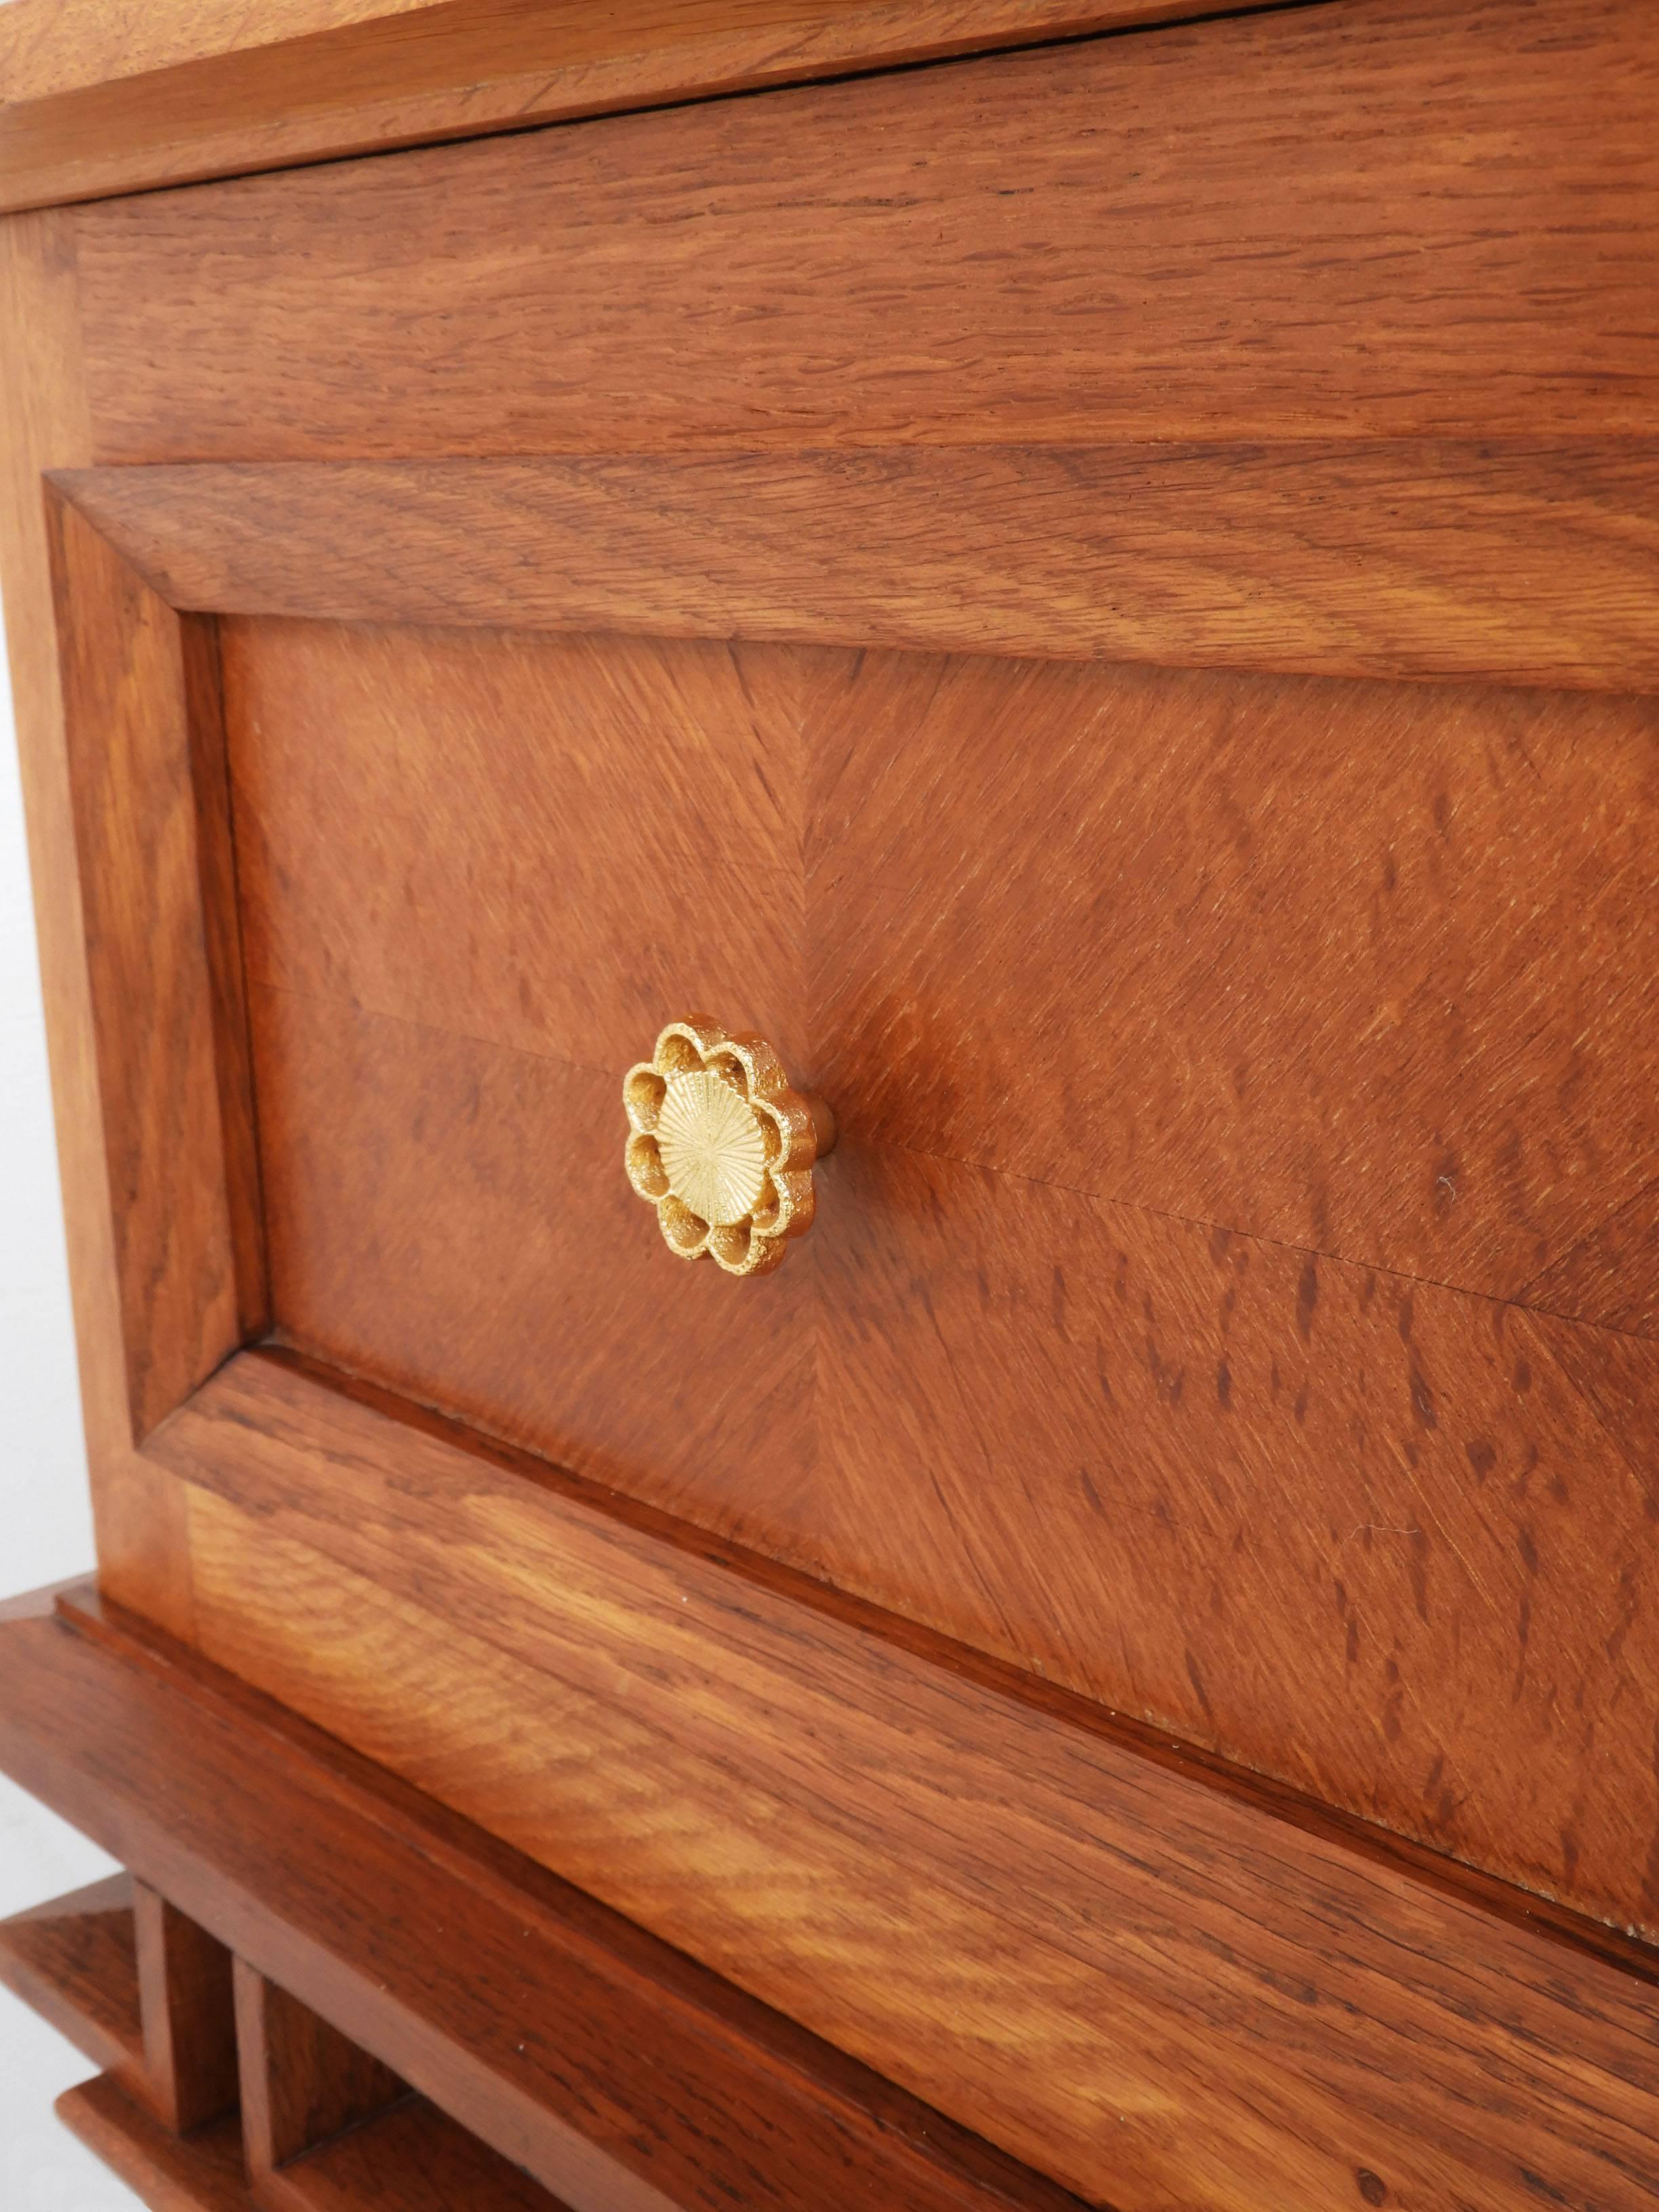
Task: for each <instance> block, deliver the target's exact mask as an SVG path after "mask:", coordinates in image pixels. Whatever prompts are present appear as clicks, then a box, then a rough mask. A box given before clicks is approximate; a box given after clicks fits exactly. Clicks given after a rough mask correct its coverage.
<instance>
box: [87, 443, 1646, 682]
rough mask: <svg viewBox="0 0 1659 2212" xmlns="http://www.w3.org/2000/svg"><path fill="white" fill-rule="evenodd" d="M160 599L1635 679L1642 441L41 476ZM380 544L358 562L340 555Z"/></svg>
mask: <svg viewBox="0 0 1659 2212" xmlns="http://www.w3.org/2000/svg"><path fill="white" fill-rule="evenodd" d="M57 481H58V485H59V487H60V489H62V490H63V491H64V493H65V495H67V496H68V497H69V498H70V499H71V500H72V501H74V503H75V504H76V506H77V507H79V508H80V509H81V510H82V512H83V513H85V514H86V515H87V516H88V519H89V520H91V521H92V522H93V523H94V525H95V526H96V527H97V528H98V529H99V530H100V532H103V533H104V534H105V535H106V536H107V537H108V538H111V540H112V542H113V543H114V544H117V545H118V547H119V548H120V550H121V551H122V553H123V555H124V556H125V558H126V559H127V560H128V561H129V562H131V563H132V564H133V565H134V566H135V567H137V568H138V569H139V570H140V571H141V572H142V573H143V574H144V575H145V576H146V577H147V578H148V579H149V581H150V582H151V584H152V585H153V586H155V589H156V590H157V591H159V592H161V594H162V596H163V597H165V598H166V599H167V600H169V601H170V602H171V603H172V604H173V605H176V606H181V607H192V608H197V609H200V610H202V611H204V612H220V611H234V612H237V613H242V614H267V615H286V616H301V617H302V616H321V617H330V618H333V619H337V620H344V621H352V622H386V621H403V622H423V623H443V624H450V625H453V624H456V623H479V624H483V625H485V626H489V625H493V624H497V623H500V622H501V620H502V618H503V613H504V611H507V610H510V616H511V620H512V622H513V624H514V626H515V627H517V628H520V629H536V628H547V629H562V630H571V629H605V630H623V631H627V632H630V633H634V634H645V635H653V636H670V637H688V636H689V637H696V636H723V635H738V636H740V637H744V638H748V639H786V640H789V641H797V642H800V643H807V644H842V645H845V644H851V645H858V646H875V645H890V646H909V647H921V648H923V649H927V650H941V649H942V650H946V651H958V652H972V653H998V652H1002V653H1016V654H1021V655H1024V656H1026V657H1033V656H1037V655H1050V656H1053V657H1055V658H1059V659H1085V660H1094V659H1101V660H1115V661H1116V660H1152V661H1163V662H1173V663H1175V664H1176V665H1188V666H1199V667H1203V666H1223V667H1225V666H1236V667H1248V668H1281V669H1296V670H1304V671H1310V672H1313V673H1315V674H1325V675H1337V676H1393V677H1399V676H1406V677H1446V676H1451V677H1495V678H1501V679H1502V680H1503V681H1504V682H1506V683H1510V684H1561V685H1568V686H1575V687H1584V688H1590V689H1599V690H1648V689H1651V688H1652V687H1653V685H1654V682H1655V678H1656V675H1659V617H1656V615H1655V613H1654V594H1653V574H1654V568H1655V565H1656V554H1659V447H1656V446H1655V445H1653V444H1652V443H1650V442H1649V441H1635V440H1632V441H1620V446H1619V448H1618V450H1617V453H1613V452H1612V451H1610V449H1609V448H1608V447H1607V445H1605V444H1603V443H1599V442H1596V441H1580V442H1578V443H1577V444H1573V443H1571V442H1567V443H1565V444H1557V445H1553V446H1551V447H1537V446H1521V445H1510V444H1505V445H1504V446H1501V447H1496V448H1494V447H1491V446H1488V445H1478V446H1477V445H1472V444H1471V445H1460V444H1453V443H1449V442H1448V441H1427V440H1419V441H1373V440H1356V439H1348V440H1340V441H1328V442H1325V443H1314V442H1311V441H1310V442H1306V443H1303V444H1299V445H1290V444H1285V445H1280V446H1277V447H1266V448H1263V447H1252V446H1247V445H1211V446H1205V447H1190V446H1180V445H1174V446H1152V445H1146V446H1129V447H1094V448H1091V449H1089V450H1087V451H1084V452H1079V451H1074V450H1067V449H1063V448H1054V447H1013V448H1004V447H975V448H972V449H965V448H962V447H957V448H956V449H954V450H952V451H951V452H949V453H939V452H930V451H927V450H918V449H916V448H915V447H898V448H890V449H887V450H884V451H879V452H873V453H792V454H789V455H787V456H785V457H781V458H778V457H773V456H769V455H760V456H757V455H752V454H744V455H735V456H731V457H724V456H722V457H718V458H713V459H709V458H695V457H694V458H690V459H684V458H681V457H678V456H655V455H653V456H648V457H632V458H621V459H618V458H609V459H579V460H565V461H560V460H545V459H544V460H541V461H476V462H463V461H451V462H447V463H445V464H443V465H434V464H431V463H425V464H413V463H399V462H382V463H380V464H374V463H356V464H354V463H350V462H338V463H333V464H330V463H315V462H313V463H306V462H288V463H277V464H274V465H257V464H237V463H229V464H226V465H222V466H217V467H178V468H167V467H155V468H122V469H98V470H85V471H65V472H64V474H62V475H61V476H60V477H58V479H57ZM365 544H374V546H375V547H376V548H377V549H379V550H378V552H377V557H376V558H375V559H374V561H372V562H367V561H365V560H364V559H363V558H362V547H363V546H364V545H365Z"/></svg>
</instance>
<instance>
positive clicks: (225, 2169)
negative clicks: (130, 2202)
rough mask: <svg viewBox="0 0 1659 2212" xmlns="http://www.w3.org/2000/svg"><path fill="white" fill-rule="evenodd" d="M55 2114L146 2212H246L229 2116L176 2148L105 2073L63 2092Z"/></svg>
mask: <svg viewBox="0 0 1659 2212" xmlns="http://www.w3.org/2000/svg"><path fill="white" fill-rule="evenodd" d="M55 2109H56V2111H57V2113H58V2118H59V2119H60V2120H61V2121H62V2122H63V2123H64V2126H65V2127H66V2128H67V2129H68V2130H69V2131H70V2134H71V2135H73V2136H77V2137H78V2138H79V2139H80V2141H81V2142H83V2143H85V2145H86V2146H87V2148H88V2150H90V2151H93V2152H94V2153H95V2154H97V2156H98V2157H100V2159H102V2160H103V2161H104V2163H105V2165H106V2166H109V2167H111V2168H112V2170H113V2172H115V2173H116V2174H117V2175H118V2178H119V2179H121V2180H122V2181H124V2182H125V2184H126V2185H127V2187H128V2188H129V2189H130V2190H131V2191H132V2192H133V2194H134V2196H135V2197H137V2198H138V2199H139V2200H140V2202H141V2203H144V2204H147V2205H149V2207H150V2212H250V2205H249V2199H248V2193H247V2184H246V2179H245V2177H244V2174H243V2172H242V2134H241V2130H240V2127H239V2125H238V2124H237V2122H236V2120H235V2119H234V2117H233V2118H226V2119H222V2120H220V2121H217V2122H216V2123H215V2124H213V2125H212V2126H211V2127H209V2128H205V2129H204V2130H202V2131H201V2132H200V2133H199V2134H197V2135H195V2136H191V2139H190V2141H189V2142H180V2141H179V2138H178V2137H177V2136H174V2135H173V2134H171V2133H170V2132H169V2130H167V2129H166V2128H164V2127H163V2126H162V2125H161V2123H160V2121H159V2120H155V2119H153V2118H151V2117H150V2116H149V2113H148V2112H145V2111H144V2110H143V2107H142V2106H138V2105H136V2104H134V2103H133V2102H132V2100H131V2099H130V2098H129V2097H127V2096H125V2095H124V2094H123V2093H122V2091H121V2088H120V2087H119V2085H118V2083H117V2082H115V2081H112V2080H111V2078H110V2077H109V2075H100V2076H99V2078H98V2079H97V2080H96V2081H86V2082H82V2085H81V2087H79V2088H76V2089H70V2090H68V2091H66V2092H65V2093H64V2095H63V2096H61V2097H60V2098H59V2099H58V2103H57V2106H56V2107H55Z"/></svg>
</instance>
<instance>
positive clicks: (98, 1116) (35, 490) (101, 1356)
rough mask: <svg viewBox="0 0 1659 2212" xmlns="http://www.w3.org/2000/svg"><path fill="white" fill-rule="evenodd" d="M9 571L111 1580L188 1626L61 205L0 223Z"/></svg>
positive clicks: (81, 1333)
mask: <svg viewBox="0 0 1659 2212" xmlns="http://www.w3.org/2000/svg"><path fill="white" fill-rule="evenodd" d="M0 306H3V313H0V334H3V336H0V343H3V348H4V367H5V374H3V376H0V418H3V423H4V437H3V441H0V444H3V452H4V467H3V471H0V501H3V507H0V582H3V586H4V592H5V605H6V644H7V650H8V654H9V660H10V667H11V689H12V702H13V710H14V716H15V725H16V731H17V744H18V754H19V759H20V762H21V769H22V780H23V798H24V816H25V821H26V823H27V832H28V848H29V872H30V877H31V880H32V884H33V893H34V912H35V928H36V934H37V938H38V941H39V945H40V965H41V981H42V984H43V987H44V991H45V996H46V1015H47V1019H46V1042H47V1048H48V1051H49V1053H50V1055H51V1064H52V1103H53V1109H54V1112H55V1115H56V1125H57V1134H58V1159H59V1163H60V1166H61V1170H62V1176H63V1205H64V1227H65V1231H66V1232H67V1241H68V1247H69V1261H70V1292H71V1296H72V1297H73V1300H74V1306H75V1324H76V1347H77V1352H78V1357H79V1367H80V1379H81V1408H82V1418H83V1420H84V1422H85V1425H86V1438H87V1456H88V1468H89V1472H90V1476H91V1483H92V1498H93V1511H94V1520H95V1523H96V1528H97V1535H98V1548H99V1557H100V1562H101V1564H102V1568H103V1571H104V1573H105V1575H106V1578H107V1583H108V1587H109V1588H110V1589H111V1590H112V1593H114V1594H115V1595H118V1596H120V1597H122V1598H124V1599H125V1600H126V1601H127V1602H128V1603H129V1604H131V1605H132V1606H133V1607H136V1608H137V1609H138V1610H139V1611H142V1612H145V1613H149V1614H151V1615H152V1616H153V1617H154V1618H155V1619H156V1620H161V1621H163V1622H165V1623H166V1624H167V1626H170V1627H172V1628H173V1629H175V1630H177V1631H178V1632H180V1633H185V1634H187V1633H188V1631H189V1620H190V1589H189V1570H188V1562H187V1557H186V1553H185V1543H184V1524H183V1519H182V1516H181V1513H180V1511H179V1502H178V1500H177V1498H176V1495H175V1492H174V1489H173V1485H171V1484H170V1483H168V1482H167V1481H165V1480H162V1479H160V1478H158V1476H157V1474H156V1473H155V1469H154V1468H151V1467H149V1466H148V1465H147V1464H146V1463H145V1462H143V1460H142V1459H140V1458H139V1457H138V1456H137V1454H136V1453H135V1452H134V1451H133V1449H132V1417H131V1401H130V1398H129V1394H128V1386H127V1385H128V1378H127V1366H126V1354H125V1331H124V1328H123V1322H122V1315H121V1308H120V1291H119V1279H118V1270H117V1266H116V1256H115V1255H116V1235H115V1223H114V1213H113V1207H112V1193H111V1188H110V1163H109V1159H108V1157H107V1154H106V1139H105V1128H104V1120H103V1111H102V1105H101V1101H100V1095H99V1087H98V1063H97V1049H96V1043H95V1033H94V1020H93V1002H92V994H91V990H90V985H89V979H88V951H87V917H86V915H85V912H84V909H83V906H82V895H81V890H80V884H79V877H78V872H77V866H76V854H75V827H74V820H75V817H74V806H73V803H72V799H71V795H70V776H69V765H68V756H67V747H66V743H65V735H64V695H63V686H62V679H61V677H60V674H59V670H58V652H57V623H56V616H55V611H54V607H53V601H52V568H51V559H50V555H49V550H48V546H47V541H46V508H45V504H44V502H43V500H42V497H41V485H40V477H41V475H42V473H43V472H44V471H46V470H47V469H50V468H53V467H64V466H76V465H84V464H85V463H86V462H87V461H88V460H89V459H90V458H91V451H90V444H91V424H90V421H89V418H88V411H87V398H86V389H85V383H84V380H83V378H82V361H81V324H80V302H79V288H78V276H77V271H76V257H75V240H74V234H73V231H72V228H70V222H69V220H68V219H67V218H66V217H64V216H16V217H14V218H11V219H10V220H9V221H7V222H3V223H0Z"/></svg>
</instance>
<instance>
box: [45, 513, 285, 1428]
mask: <svg viewBox="0 0 1659 2212" xmlns="http://www.w3.org/2000/svg"><path fill="white" fill-rule="evenodd" d="M48 519H49V523H50V526H51V528H50V538H51V550H52V578H53V585H54V590H55V595H56V601H57V610H58V635H59V641H60V648H61V653H62V662H63V699H64V744H65V747H66V750H67V754H68V768H69V776H70V792H71V799H72V804H73V807H74V814H75V834H76V863H77V867H78V875H79V881H80V890H81V899H82V908H83V910H84V913H85V916H86V928H87V960H88V981H89V987H90V997H91V1012H92V1018H93V1023H94V1030H95V1032H96V1037H97V1055H98V1078H99V1089H100V1103H101V1109H102V1114H103V1119H104V1127H105V1149H106V1159H107V1166H108V1176H109V1188H110V1200H111V1208H112V1216H113V1231H114V1241H115V1266H116V1273H117V1279H118V1284H119V1286H120V1297H121V1315H122V1328H123V1335H124V1340H125V1353H126V1366H127V1389H128V1395H129V1401H130V1407H131V1421H132V1425H133V1431H134V1433H135V1434H136V1435H137V1436H138V1437H143V1435H145V1434H146V1433H148V1431H149V1430H150V1429H152V1428H153V1427H154V1426H155V1424H156V1422H157V1421H159V1420H161V1419H163V1418H164V1416H165V1415H166V1414H167V1413H170V1412H171V1411H172V1409H173V1407H174V1406H176V1405H177V1404H178V1403H179V1401H180V1400H181V1399H182V1398H184V1397H185V1396H187V1395H188V1394H189V1393H190V1391H191V1390H192V1389H194V1388H195V1387H196V1385H197V1383H200V1382H201V1381H202V1380H203V1379H204V1376H207V1375H209V1374H210V1373H211V1372H212V1370H213V1369H214V1368H215V1367H216V1365H217V1364H218V1363H219V1361H220V1360H221V1359H222V1358H224V1357H225V1355H226V1353H227V1352H229V1351H231V1350H232V1349H233V1348H234V1346H236V1345H238V1344H240V1342H242V1341H243V1340H244V1338H245V1337H246V1336H249V1335H252V1334H258V1329H259V1327H260V1325H261V1323H262V1321H263V1318H264V1279H263V1278H264V1269H263V1264H262V1261H261V1259H260V1255H259V1252H258V1214H257V1210H256V1209H257V1189H256V1187H255V1179H254V1168H253V1160H252V1115H251V1112H250V1110H249V1109H248V1108H247V1106H246V1096H245V1088H244V1096H243V1098H242V1099H241V1100H238V1101H236V1102H235V1103H234V1104H233V1105H232V1107H231V1109H230V1111H229V1113H227V1110H226V1103H225V1102H226V1099H227V1097H232V1098H233V1099H234V1096H235V1091H236V1088H237V1085H238V1083H239V1081H240V1082H241V1083H242V1084H243V1085H244V1086H245V1079H246V1045H245V1043H238V1042H228V1044H226V1045H224V1046H222V1043H221V1039H222V1037H227V1036H229V1037H231V1038H233V1039H234V1032H235V1030H236V1029H238V1028H242V1029H243V1030H244V1035H245V1018H244V1017H243V1015H242V1009H241V1006H240V957H239V951H238V949H237V947H236V943H235V934H236V925H235V921H234V915H231V916H229V917H226V918H223V919H216V921H215V922H214V924H213V925H212V926H211V927H210V924H209V922H208V921H207V917H206V912H205V909H204V894H205V893H206V892H207V891H208V890H210V889H211V888H217V890H219V892H220V894H221V896H223V894H224V893H226V892H228V889H229V885H230V882H231V868H230V863H229V860H228V857H225V858H220V859H217V860H206V861H204V848H208V847H210V846H211V845H212V844H214V843H216V842H217V843H221V844H222V843H223V842H225V841H227V840H228V834H229V824H228V816H227V815H226V813H225V811H224V806H223V804H222V800H221V801H220V803H219V804H218V805H211V804H210V805H203V804H202V803H201V787H203V786H205V787H206V788H207V789H209V790H210V791H211V790H213V789H214V788H215V787H217V790H218V791H219V792H222V788H223V772H222V769H220V771H219V773H218V775H217V776H216V778H213V779H212V780H211V781H209V779H208V778H206V777H204V776H198V773H197V769H196V768H195V766H194V765H193V763H192V753H193V751H195V750H197V749H198V748H203V747H212V746H214V745H216V743H217V741H218V732H217V731H216V729H214V728H212V727H208V728H206V729H204V728H203V727H202V726H201V722H200V717H199V713H198V715H197V720H196V725H195V726H194V727H193V726H192V716H191V707H192V705H195V706H197V708H198V709H199V708H200V705H201V703H202V702H204V699H206V698H208V697H210V696H211V686H210V680H209V678H207V676H206V675H205V674H204V672H203V671H201V669H200V665H199V662H200V658H201V655H202V654H203V653H204V652H205V651H206V650H207V648H206V647H203V646H201V645H199V644H197V643H196V642H194V641H192V642H191V643H189V644H187V643H186V641H185V626H184V624H183V623H181V620H180V617H179V616H178V615H176V614H175V613H174V612H173V610H172V609H171V608H170V607H168V606H167V605H166V603H165V602H164V601H163V600H161V599H158V598H157V597H156V595H155V593H154V592H151V591H150V590H149V586H147V585H146V584H144V583H143V580H142V579H140V578H139V577H138V576H137V574H136V573H135V572H134V571H133V570H131V568H127V567H126V565H125V562H122V560H121V559H120V557H119V556H118V554H117V553H116V552H115V551H114V550H113V549H112V547H111V546H110V545H109V544H108V543H107V542H106V540H105V539H104V538H100V536H99V535H98V533H97V532H95V531H94V530H92V529H91V528H90V527H89V526H88V524H87V523H86V522H85V521H84V520H83V519H82V517H81V516H80V515H79V514H77V513H75V511H74V510H73V509H71V508H70V507H66V506H64V504H63V502H62V501H58V500H57V499H56V498H49V501H48Z"/></svg>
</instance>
